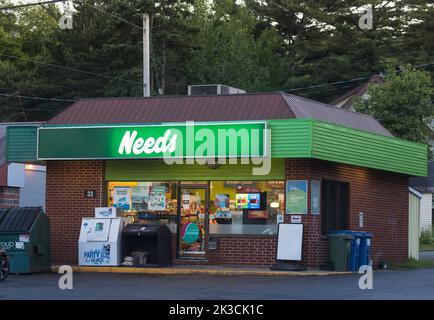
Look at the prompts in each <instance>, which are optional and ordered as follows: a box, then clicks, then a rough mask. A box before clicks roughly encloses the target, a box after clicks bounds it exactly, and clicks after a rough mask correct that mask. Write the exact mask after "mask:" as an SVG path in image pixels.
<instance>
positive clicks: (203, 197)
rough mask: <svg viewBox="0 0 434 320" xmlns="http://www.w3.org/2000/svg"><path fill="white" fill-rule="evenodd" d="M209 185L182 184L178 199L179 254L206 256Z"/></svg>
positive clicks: (191, 256)
mask: <svg viewBox="0 0 434 320" xmlns="http://www.w3.org/2000/svg"><path fill="white" fill-rule="evenodd" d="M208 190H209V189H208V186H207V185H192V186H186V185H184V186H181V187H180V188H179V197H178V199H179V200H180V201H178V216H179V227H178V256H179V257H180V258H198V259H201V258H204V256H205V239H206V234H207V228H208V203H209V192H208Z"/></svg>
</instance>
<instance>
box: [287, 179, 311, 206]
mask: <svg viewBox="0 0 434 320" xmlns="http://www.w3.org/2000/svg"><path fill="white" fill-rule="evenodd" d="M306 213H307V181H306V180H288V181H286V214H306Z"/></svg>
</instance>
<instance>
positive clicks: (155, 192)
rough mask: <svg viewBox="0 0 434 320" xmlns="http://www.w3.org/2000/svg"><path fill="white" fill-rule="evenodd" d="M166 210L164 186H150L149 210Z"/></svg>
mask: <svg viewBox="0 0 434 320" xmlns="http://www.w3.org/2000/svg"><path fill="white" fill-rule="evenodd" d="M165 208H166V186H152V189H151V192H150V193H149V203H148V209H149V210H164V209H165Z"/></svg>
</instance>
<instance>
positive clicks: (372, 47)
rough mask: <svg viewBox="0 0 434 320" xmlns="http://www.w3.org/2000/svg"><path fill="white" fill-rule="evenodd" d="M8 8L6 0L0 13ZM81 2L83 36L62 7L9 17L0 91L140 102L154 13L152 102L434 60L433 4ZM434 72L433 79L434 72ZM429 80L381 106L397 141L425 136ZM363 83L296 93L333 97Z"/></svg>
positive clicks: (18, 115)
mask: <svg viewBox="0 0 434 320" xmlns="http://www.w3.org/2000/svg"><path fill="white" fill-rule="evenodd" d="M7 3H8V2H7V1H6V0H0V6H4V5H6V4H7ZM371 4H372V5H373V7H374V29H373V30H361V29H360V28H359V27H358V20H359V18H360V16H361V13H360V12H357V10H355V8H361V7H363V6H366V5H371ZM73 6H74V9H73V11H74V13H73V29H72V30H62V29H60V28H59V27H58V25H57V22H58V20H59V17H60V16H61V14H62V13H61V10H59V7H58V6H57V5H44V6H34V7H26V8H21V9H16V10H13V11H0V54H4V55H12V56H17V57H20V58H21V60H20V59H15V58H11V57H6V56H1V55H0V93H13V94H20V95H27V96H42V97H48V98H65V99H78V98H85V97H116V96H141V95H142V85H141V82H142V55H143V52H142V30H141V26H142V16H141V13H145V12H146V13H149V14H150V16H151V36H152V43H151V44H152V46H151V47H152V48H151V82H152V83H151V88H152V94H153V95H158V94H159V93H160V92H161V93H163V94H166V95H179V94H182V95H184V94H186V91H187V85H188V84H204V83H224V84H228V85H233V86H236V87H240V88H242V89H246V90H247V91H250V92H263V91H280V90H281V91H287V90H288V89H291V88H298V87H308V86H312V85H317V84H321V83H328V82H334V81H341V80H346V79H352V78H359V77H366V76H370V75H372V74H375V73H378V72H381V71H383V70H384V68H385V67H386V66H387V65H389V64H392V65H405V64H406V63H412V64H413V65H419V64H426V63H432V57H433V56H434V45H433V41H432V39H433V32H434V31H433V30H434V28H433V26H434V20H433V19H432V17H433V14H434V7H433V6H432V5H430V4H429V3H428V2H426V1H422V0H402V1H395V2H392V3H389V4H388V5H385V4H384V1H381V0H374V1H372V0H369V1H368V0H345V1H331V0H306V1H302V2H300V1H296V0H244V1H235V0H214V1H207V0H158V1H151V0H128V1H127V0H122V1H120V0H114V1H104V0H86V1H84V2H83V1H74V2H73ZM116 17H117V18H116ZM121 19H122V20H121ZM134 25H135V26H134ZM23 59H31V60H34V61H39V62H43V63H49V64H56V65H61V66H67V67H69V68H75V69H80V70H86V71H89V72H91V73H98V74H103V75H106V76H109V77H115V78H123V79H128V80H129V81H123V80H120V79H117V80H116V79H113V78H104V77H98V76H95V75H91V74H84V73H80V72H74V71H65V70H62V69H58V68H55V67H52V66H48V65H46V64H38V63H34V62H31V61H26V60H23ZM423 69H424V70H426V71H427V72H428V75H429V77H432V70H434V66H426V67H424V68H423ZM419 78H420V77H418V76H415V78H414V79H410V78H406V76H405V77H403V79H404V80H403V81H398V80H394V81H393V85H398V88H395V89H394V90H397V91H399V92H401V91H402V90H404V91H405V90H410V91H411V90H413V89H414V88H425V89H423V90H424V92H419V93H417V92H414V93H411V92H410V93H409V94H405V95H404V96H401V97H398V98H397V97H396V96H393V97H392V96H391V95H390V97H391V98H393V100H392V101H391V102H388V103H387V105H386V106H384V108H383V107H381V106H379V105H376V106H375V107H373V108H372V109H375V110H374V111H372V114H374V116H376V117H377V116H378V117H379V118H380V119H381V121H384V122H383V123H384V124H385V125H386V126H387V127H388V128H389V129H390V130H391V131H393V132H394V133H395V134H397V135H398V136H401V137H403V138H406V139H407V138H408V139H411V140H414V141H425V139H426V137H427V135H428V131H427V128H426V126H425V124H426V123H427V121H428V119H429V117H431V113H430V112H431V109H432V108H431V107H432V106H427V99H426V97H427V92H426V90H428V89H426V88H427V86H426V85H427V83H428V76H425V77H422V78H423V79H422V78H420V79H419ZM410 83H412V84H411V85H410ZM359 84H360V81H354V82H351V83H345V84H339V85H334V86H321V87H315V88H312V89H302V90H299V91H298V90H297V91H291V92H292V93H294V94H297V95H303V96H307V97H309V98H313V99H317V100H320V101H324V102H330V101H332V100H333V99H334V98H335V97H337V96H339V95H340V94H343V93H344V92H346V91H348V90H350V89H352V88H353V87H355V86H357V85H359ZM390 86H392V84H391V85H390ZM391 90H392V89H391ZM392 91H393V90H392ZM405 92H406V91H405ZM374 95H375V93H374ZM378 95H379V96H381V94H380V93H378ZM418 97H419V98H420V99H419V98H418ZM384 99H386V97H384ZM407 101H412V102H413V101H416V102H417V106H416V107H413V105H412V106H411V107H410V106H409V105H408V104H407V103H406V102H407ZM392 103H393V106H392ZM67 105H68V103H67V102H66V103H65V102H53V101H36V100H25V99H18V98H5V97H0V120H8V121H18V120H46V119H47V118H49V117H51V116H52V115H54V114H55V113H57V112H59V111H61V110H62V109H63V108H65V107H66V106H67ZM423 106H426V107H427V110H422V107H423ZM377 109H378V110H377ZM369 112H371V110H370V111H369ZM428 113H429V114H428ZM393 115H395V118H394V117H393ZM396 115H405V116H396ZM400 117H401V118H402V119H401V118H400Z"/></svg>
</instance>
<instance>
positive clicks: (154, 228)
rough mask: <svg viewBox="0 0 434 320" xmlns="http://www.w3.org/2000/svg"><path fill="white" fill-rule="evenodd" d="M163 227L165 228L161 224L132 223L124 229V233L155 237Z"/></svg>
mask: <svg viewBox="0 0 434 320" xmlns="http://www.w3.org/2000/svg"><path fill="white" fill-rule="evenodd" d="M163 227H164V226H162V225H160V224H140V223H130V224H128V225H127V226H126V227H125V228H124V230H123V231H122V233H123V234H130V235H138V234H140V235H155V234H158V232H159V231H160V229H162V228H163Z"/></svg>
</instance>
